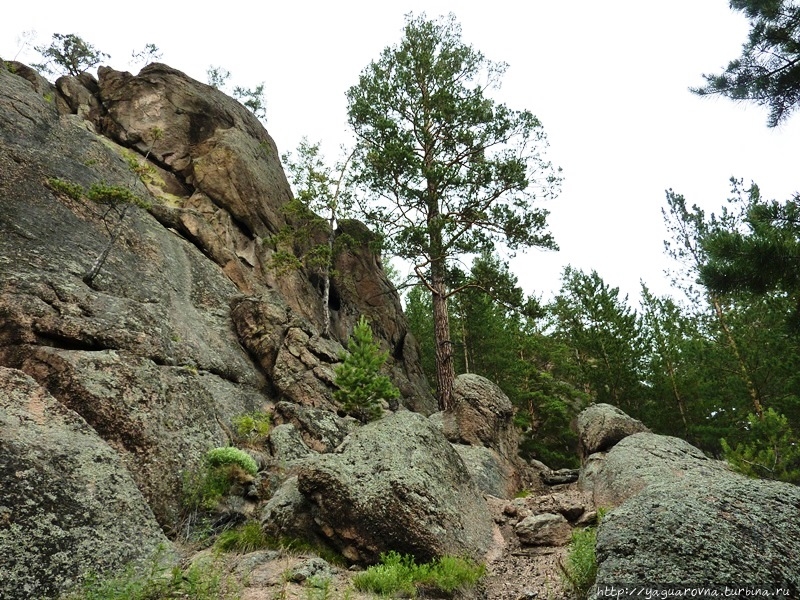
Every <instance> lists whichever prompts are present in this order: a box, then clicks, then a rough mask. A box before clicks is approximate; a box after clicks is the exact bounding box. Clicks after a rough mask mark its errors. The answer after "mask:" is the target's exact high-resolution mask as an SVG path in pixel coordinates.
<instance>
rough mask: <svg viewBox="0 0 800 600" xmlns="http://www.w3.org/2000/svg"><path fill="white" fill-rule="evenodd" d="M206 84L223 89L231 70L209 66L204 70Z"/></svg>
mask: <svg viewBox="0 0 800 600" xmlns="http://www.w3.org/2000/svg"><path fill="white" fill-rule="evenodd" d="M206 76H207V81H208V85H210V86H211V87H213V88H216V89H218V90H221V89H224V88H225V86H226V85H227V83H228V79H230V77H231V72H230V71H228V69H226V68H225V67H215V66H213V65H211V66H209V67H208V69H207V70H206Z"/></svg>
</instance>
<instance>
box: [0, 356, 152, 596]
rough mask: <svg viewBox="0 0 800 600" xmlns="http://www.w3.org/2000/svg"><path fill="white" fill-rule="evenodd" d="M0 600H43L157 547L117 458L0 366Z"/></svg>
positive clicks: (72, 417) (24, 379)
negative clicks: (85, 576) (93, 573)
mask: <svg viewBox="0 0 800 600" xmlns="http://www.w3.org/2000/svg"><path fill="white" fill-rule="evenodd" d="M0 490H1V491H0V556H1V557H2V559H0V564H2V571H3V575H2V577H0V597H2V598H5V599H6V600H29V599H30V598H42V597H52V596H55V595H57V594H58V592H60V591H61V590H63V589H64V588H67V587H70V586H71V585H74V584H75V583H76V582H77V581H78V580H79V578H80V577H81V576H82V575H83V574H84V573H85V572H87V571H103V570H106V569H114V568H121V567H122V566H124V565H125V564H127V563H129V562H131V561H134V562H136V561H144V560H147V559H149V558H151V555H153V554H154V553H155V552H156V550H157V548H158V547H159V546H160V545H162V544H163V545H164V546H167V545H168V541H167V539H166V538H165V537H164V535H163V533H162V532H161V529H160V528H159V526H158V523H157V522H156V520H155V517H154V516H153V513H152V511H151V510H150V508H149V506H148V505H147V503H146V502H145V499H144V497H143V496H142V494H141V492H140V491H139V489H138V488H137V487H136V484H135V483H134V481H133V479H132V478H131V477H130V475H129V474H128V472H127V471H126V469H125V468H124V466H123V464H122V462H121V461H120V457H119V455H118V454H117V453H116V452H115V451H114V450H112V449H111V448H110V447H109V446H108V444H106V443H105V442H104V441H103V440H102V439H101V438H100V436H99V435H97V433H96V432H95V431H94V429H92V428H91V427H90V426H89V425H88V424H87V423H86V421H85V420H84V419H82V418H81V417H80V416H79V415H78V414H77V413H75V412H73V411H72V410H70V409H68V408H66V407H65V406H64V405H63V404H61V403H60V402H58V401H57V400H55V399H54V398H53V397H52V396H50V394H48V393H47V392H46V391H45V390H44V389H43V388H42V387H41V386H39V385H38V384H37V383H36V382H35V381H34V380H33V379H31V378H30V377H28V376H27V375H26V374H24V373H23V372H21V371H17V370H15V369H7V368H4V367H0Z"/></svg>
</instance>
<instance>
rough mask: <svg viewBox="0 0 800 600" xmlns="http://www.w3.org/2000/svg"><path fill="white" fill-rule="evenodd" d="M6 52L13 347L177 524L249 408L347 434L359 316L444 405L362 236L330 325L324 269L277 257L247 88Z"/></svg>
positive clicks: (1, 257) (403, 382) (327, 433)
mask: <svg viewBox="0 0 800 600" xmlns="http://www.w3.org/2000/svg"><path fill="white" fill-rule="evenodd" d="M5 65H6V63H4V62H2V61H0V173H2V177H0V322H2V327H1V328H0V365H2V366H7V367H12V368H15V369H19V370H21V371H24V372H25V373H27V374H28V375H29V376H31V377H32V378H33V379H34V380H36V381H37V382H38V383H39V384H40V385H41V386H43V387H44V388H45V389H46V390H47V391H48V392H49V393H50V394H51V395H52V396H53V398H54V401H55V402H57V403H59V404H60V405H61V406H62V407H63V410H72V411H75V413H77V414H78V415H80V417H82V418H83V419H84V420H85V423H86V426H87V427H90V428H91V429H92V430H93V431H94V432H96V434H97V435H98V436H99V438H102V440H104V442H105V443H106V444H107V445H108V446H109V447H110V448H112V449H113V450H114V451H116V453H117V455H118V456H119V461H120V463H119V464H120V465H121V466H120V469H121V472H122V473H124V477H129V478H130V479H131V480H132V481H134V482H135V483H136V486H137V487H138V488H139V490H140V491H141V493H142V495H143V496H144V498H145V500H146V501H147V504H148V505H149V507H150V508H151V509H152V511H153V513H154V515H155V517H156V519H157V520H158V522H159V524H160V525H161V527H162V528H163V529H164V530H165V531H167V532H171V531H173V530H174V528H175V526H176V525H177V521H178V518H179V513H180V511H181V500H182V498H181V495H182V474H183V473H184V472H191V471H193V470H195V469H197V468H198V466H199V465H200V462H201V460H202V457H203V455H204V453H205V452H206V451H207V450H208V449H209V448H211V447H215V446H223V445H227V444H229V443H231V442H232V440H233V437H234V434H233V433H232V432H233V431H235V427H234V425H233V423H234V420H235V417H237V416H238V415H242V414H243V413H248V412H251V411H269V412H272V411H274V410H275V405H276V404H282V405H284V407H285V408H284V410H282V411H276V412H277V415H276V417H277V418H276V420H277V422H278V423H281V422H286V423H292V424H294V425H295V427H296V428H297V431H298V432H299V434H300V435H302V438H303V440H304V441H305V443H306V444H308V445H309V447H310V449H311V450H318V451H330V450H332V449H333V447H334V446H335V445H338V443H340V442H341V440H342V439H343V438H344V436H345V435H347V433H348V430H347V429H346V428H347V427H349V426H351V425H352V424H351V423H349V422H348V421H347V420H346V419H341V418H340V417H337V416H336V414H335V412H332V411H335V410H336V408H337V406H336V403H335V402H334V401H333V399H332V396H331V387H332V380H333V367H334V366H335V364H336V363H337V362H338V361H339V360H340V353H341V351H342V349H343V345H344V343H345V342H346V339H347V337H348V335H349V333H350V330H351V329H352V325H353V323H355V321H356V320H357V319H358V317H359V316H360V315H361V314H365V315H367V317H368V318H369V319H370V320H371V321H372V325H373V329H374V330H375V332H376V334H377V340H378V342H379V343H380V344H381V345H382V347H383V348H384V349H386V350H388V351H389V352H390V364H389V366H388V369H389V372H390V374H391V376H392V378H393V379H394V381H395V383H396V385H398V387H400V389H401V390H403V392H404V398H403V400H402V403H404V404H405V405H406V406H409V407H412V408H414V409H416V410H420V411H422V412H424V413H425V414H430V413H431V412H433V410H434V401H433V398H432V396H431V394H430V391H429V388H428V385H427V383H426V382H425V381H424V377H423V376H422V375H421V368H420V366H419V362H418V356H417V348H416V342H415V341H414V339H413V336H411V335H410V334H409V333H408V328H407V325H406V322H405V319H404V317H403V315H402V312H401V311H400V308H399V307H400V304H399V299H398V297H397V294H396V292H395V290H394V288H393V287H392V286H391V284H390V283H389V281H388V279H387V278H386V276H385V275H384V274H383V272H382V269H381V264H380V258H379V257H378V256H376V255H375V253H374V251H373V250H372V249H371V247H370V245H369V243H368V240H367V237H368V236H361V238H359V239H361V241H362V242H363V243H357V244H355V245H353V246H352V247H351V248H350V249H349V250H348V251H347V253H346V254H344V255H341V256H339V257H338V258H337V261H338V262H337V275H336V278H335V280H334V282H333V288H332V300H331V306H330V309H331V319H332V323H331V325H332V326H331V336H330V337H329V338H325V337H323V336H321V335H320V332H321V331H323V323H322V319H323V310H322V305H321V302H322V296H321V292H320V289H319V288H320V285H319V283H320V282H319V281H316V280H315V279H314V278H313V277H312V276H311V275H309V274H308V273H306V272H304V271H302V270H298V271H294V272H291V273H288V274H285V275H283V276H280V277H279V276H277V275H276V273H275V272H274V271H273V270H272V269H271V268H270V266H269V265H270V260H271V257H272V254H273V253H274V251H275V247H274V242H273V241H272V236H273V235H274V234H275V233H276V232H277V231H279V230H280V229H281V228H282V227H284V226H286V225H287V224H291V223H290V220H289V218H288V217H287V216H286V215H285V214H284V212H283V210H282V208H283V205H284V204H285V203H286V201H287V200H289V199H290V197H291V192H290V189H289V187H288V184H287V181H286V177H285V175H284V173H283V169H282V167H281V165H280V162H279V160H278V151H277V148H276V146H275V144H274V142H273V141H272V139H271V138H270V137H269V135H268V134H267V132H266V131H265V130H264V128H263V127H262V126H261V124H260V123H259V122H258V120H257V119H256V118H255V117H254V116H253V115H252V114H251V113H250V112H249V111H248V110H247V109H246V108H245V107H244V106H242V105H241V104H239V103H238V102H237V101H235V100H233V99H231V98H228V97H227V96H225V95H224V94H222V93H221V92H219V91H217V90H214V89H213V88H211V87H209V86H207V85H204V84H202V83H200V82H197V81H194V80H192V79H191V78H189V77H187V76H186V75H184V74H183V73H181V72H180V71H176V70H174V69H172V68H170V67H167V66H166V65H160V64H153V65H150V66H148V67H146V68H145V69H143V70H142V71H141V72H140V73H139V74H138V75H136V76H134V75H131V74H130V73H124V72H118V71H114V70H112V69H108V68H101V69H100V70H99V77H98V79H95V78H94V77H92V76H90V75H87V74H84V75H81V76H80V77H64V78H61V79H59V80H58V81H57V83H56V85H52V84H50V83H49V82H47V81H46V80H44V79H43V78H41V77H40V76H39V75H38V74H37V73H36V72H35V71H33V70H32V69H29V68H27V67H25V66H24V65H20V64H13V63H12V64H11V67H12V69H13V71H14V72H12V71H11V70H9V69H8V68H6V67H5ZM95 184H102V185H104V186H117V188H118V189H124V190H127V191H128V192H130V193H133V194H134V195H135V196H136V197H138V198H139V199H140V200H141V202H139V204H138V205H136V206H134V205H128V206H126V208H125V212H124V213H123V212H122V211H121V210H114V208H116V209H120V206H117V207H113V206H112V207H111V209H109V205H107V204H106V205H99V204H96V203H94V202H92V201H90V200H89V199H88V197H87V195H86V193H85V191H86V190H88V189H89V188H91V186H93V185H95ZM123 214H124V217H123V216H121V215H123ZM349 227H350V228H351V229H353V230H356V229H358V227H359V225H358V224H350V225H349ZM112 232H113V233H112ZM112 236H113V239H114V242H113V244H111V245H110V246H109V242H110V240H111V239H112ZM109 247H110V251H109V253H108V256H107V259H106V261H105V263H104V264H103V266H102V268H101V270H100V271H99V274H98V275H97V276H96V277H95V278H94V279H93V280H91V281H89V283H87V278H86V277H85V275H86V273H87V271H88V270H89V268H90V267H91V266H92V265H93V264H94V263H95V261H96V259H97V257H98V256H100V255H101V254H102V253H103V252H104V251H106V250H107V249H108V248H109ZM307 411H321V412H324V413H325V414H326V415H327V417H328V419H327V420H324V419H322V420H319V421H318V422H317V419H316V413H309V412H307ZM329 421H330V423H329ZM328 425H331V427H332V428H329V427H328ZM283 431H284V432H286V430H283ZM296 437H297V436H294V435H292V437H291V438H288V437H287V438H286V439H284V440H282V441H280V440H277V438H276V452H277V453H278V454H279V457H278V458H277V460H291V459H292V458H290V457H294V456H295V455H296V454H297V453H298V452H299V453H302V452H303V448H302V446H301V445H299V444H298V443H297V442H298V440H297V439H296ZM284 442H285V443H284ZM266 462H269V461H266ZM273 462H274V461H273ZM278 483H279V482H276V485H278ZM65 510H66V509H65ZM18 551H19V552H23V550H22V548H21V547H18ZM22 556H23V554H17V555H12V556H11V560H15V561H17V560H22V558H21V557H22ZM25 556H27V555H25ZM26 560H27V559H26ZM107 564H110V563H103V562H102V561H101V562H100V563H98V565H97V567H98V568H104V567H105V566H106V565H107ZM101 570H102V569H101ZM65 581H66V580H63V581H62V580H60V579H59V580H57V581H56V580H53V581H51V582H49V583H47V582H45V583H44V584H43V585H51V584H52V586H53V587H52V589H53V590H55V589H56V588H58V589H61V588H60V586H61V585H62V583H64V582H65ZM48 593H49V592H48Z"/></svg>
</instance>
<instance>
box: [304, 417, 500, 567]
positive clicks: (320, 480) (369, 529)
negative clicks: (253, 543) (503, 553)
mask: <svg viewBox="0 0 800 600" xmlns="http://www.w3.org/2000/svg"><path fill="white" fill-rule="evenodd" d="M298 485H299V489H300V492H301V493H302V494H303V495H304V496H305V497H306V498H307V499H308V501H309V502H310V503H311V506H312V514H313V516H314V519H315V521H316V522H317V523H318V525H319V528H320V530H321V532H322V534H323V535H325V536H326V537H327V539H328V540H329V541H330V542H331V543H332V544H333V545H334V546H335V547H336V548H338V549H339V550H340V551H341V552H342V553H343V554H344V555H345V556H346V557H348V558H349V559H351V560H355V561H359V562H375V561H377V560H378V557H379V555H380V553H381V552H385V551H388V550H397V551H399V552H401V553H410V554H413V555H414V556H416V557H417V558H418V559H420V560H422V561H426V560H430V559H432V558H434V557H438V556H441V555H443V554H456V555H468V556H471V557H473V558H482V555H483V554H484V553H485V552H486V551H487V550H488V549H489V547H490V545H491V543H492V527H493V525H492V522H491V519H490V517H489V514H488V511H487V509H486V504H485V502H484V501H483V498H482V497H481V496H480V494H479V493H478V491H477V489H476V488H475V486H474V483H473V482H472V479H471V478H470V476H469V473H468V472H467V470H466V468H465V467H464V463H463V462H462V461H461V459H460V458H459V456H458V454H457V453H456V451H455V450H453V448H452V446H451V445H450V444H449V443H448V442H447V440H445V438H444V437H443V436H442V435H441V433H440V432H439V431H437V430H436V429H435V428H434V427H433V426H432V425H431V424H430V422H429V421H428V420H427V419H425V418H424V417H422V416H421V415H419V414H416V413H411V412H408V411H400V412H397V413H395V414H393V415H391V416H388V417H384V418H382V419H379V420H377V421H374V422H372V423H370V424H368V425H365V426H363V427H361V428H359V429H357V430H356V431H354V432H353V433H352V434H350V435H349V436H348V438H347V439H346V440H345V442H344V443H343V444H342V445H341V446H340V447H339V448H338V449H337V450H336V452H335V453H331V454H325V455H320V456H317V457H313V458H311V459H309V460H308V461H307V462H306V463H305V464H304V465H303V466H301V467H300V470H299V472H298Z"/></svg>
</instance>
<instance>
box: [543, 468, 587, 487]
mask: <svg viewBox="0 0 800 600" xmlns="http://www.w3.org/2000/svg"><path fill="white" fill-rule="evenodd" d="M539 477H540V478H541V480H542V482H543V483H544V484H545V485H563V484H565V483H575V482H576V481H578V477H580V470H579V469H556V470H555V471H553V470H550V469H547V470H544V471H540V472H539Z"/></svg>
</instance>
